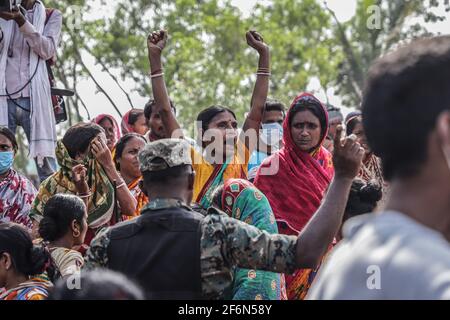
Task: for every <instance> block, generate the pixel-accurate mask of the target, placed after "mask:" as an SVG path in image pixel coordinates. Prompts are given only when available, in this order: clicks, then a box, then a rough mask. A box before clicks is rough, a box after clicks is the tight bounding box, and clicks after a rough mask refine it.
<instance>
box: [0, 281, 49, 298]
mask: <svg viewBox="0 0 450 320" xmlns="http://www.w3.org/2000/svg"><path fill="white" fill-rule="evenodd" d="M52 286H53V285H52V283H51V282H49V281H45V280H42V279H39V278H33V279H30V280H28V281H25V282H23V283H21V284H20V285H19V286H17V287H16V288H12V289H10V290H6V291H4V292H0V300H45V299H46V298H47V297H48V291H49V289H51V287H52Z"/></svg>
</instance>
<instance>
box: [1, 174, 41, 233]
mask: <svg viewBox="0 0 450 320" xmlns="http://www.w3.org/2000/svg"><path fill="white" fill-rule="evenodd" d="M36 193H37V191H36V188H35V187H34V186H33V184H32V183H31V182H30V181H29V180H28V179H27V178H25V177H23V176H21V175H20V174H18V173H17V172H16V171H15V170H13V169H10V170H9V173H8V175H7V176H6V177H5V178H4V179H3V180H2V181H0V222H15V223H19V224H21V225H24V226H25V227H27V228H29V229H30V230H31V229H32V227H33V222H32V221H31V219H30V218H29V216H28V214H29V213H30V210H31V204H32V203H33V200H34V198H35V196H36Z"/></svg>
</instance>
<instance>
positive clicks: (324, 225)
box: [297, 177, 352, 269]
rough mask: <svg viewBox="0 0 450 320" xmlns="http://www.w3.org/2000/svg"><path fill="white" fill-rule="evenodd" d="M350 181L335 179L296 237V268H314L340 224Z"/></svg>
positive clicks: (347, 179)
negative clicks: (320, 203) (322, 200)
mask: <svg viewBox="0 0 450 320" xmlns="http://www.w3.org/2000/svg"><path fill="white" fill-rule="evenodd" d="M351 185H352V179H349V178H342V177H335V178H334V179H333V181H332V182H331V184H330V187H329V190H328V193H327V194H326V196H325V199H324V202H323V203H322V205H321V206H320V207H319V209H318V210H317V211H316V213H315V214H314V216H313V217H312V218H311V220H310V221H309V223H308V224H307V225H306V226H305V228H304V229H303V231H302V232H301V233H300V235H299V236H298V241H297V266H298V267H299V268H311V269H312V268H315V267H317V265H318V264H319V263H320V259H321V258H322V256H323V255H324V254H325V253H326V251H327V250H328V248H329V246H330V244H331V242H332V241H333V238H334V237H335V236H336V233H337V232H338V230H339V227H340V225H341V223H342V218H343V215H344V211H345V207H346V204H347V200H348V195H349V193H350V187H351Z"/></svg>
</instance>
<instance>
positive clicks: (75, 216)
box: [39, 194, 86, 241]
mask: <svg viewBox="0 0 450 320" xmlns="http://www.w3.org/2000/svg"><path fill="white" fill-rule="evenodd" d="M85 211H86V206H85V204H84V202H83V201H82V200H81V199H80V198H79V197H77V196H75V195H70V194H55V195H54V196H52V197H51V198H50V199H48V201H47V203H46V204H45V206H44V213H43V218H42V220H41V222H40V223H39V234H40V236H41V237H42V238H43V239H44V241H55V240H58V239H60V238H62V237H63V236H64V235H65V234H66V233H67V231H69V230H70V228H71V224H72V221H73V220H75V221H77V222H78V223H79V225H80V228H82V226H83V217H84V215H85Z"/></svg>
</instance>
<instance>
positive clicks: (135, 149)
mask: <svg viewBox="0 0 450 320" xmlns="http://www.w3.org/2000/svg"><path fill="white" fill-rule="evenodd" d="M144 146H145V142H144V140H143V139H140V138H136V137H133V138H131V139H130V140H128V141H127V144H126V145H125V148H124V149H123V152H122V156H121V157H120V159H118V160H117V162H118V163H119V165H120V173H121V174H122V175H125V176H127V177H131V178H133V179H137V178H139V177H140V176H141V175H142V174H141V171H140V170H139V159H138V154H139V152H140V151H141V150H142V149H143V148H144Z"/></svg>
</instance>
